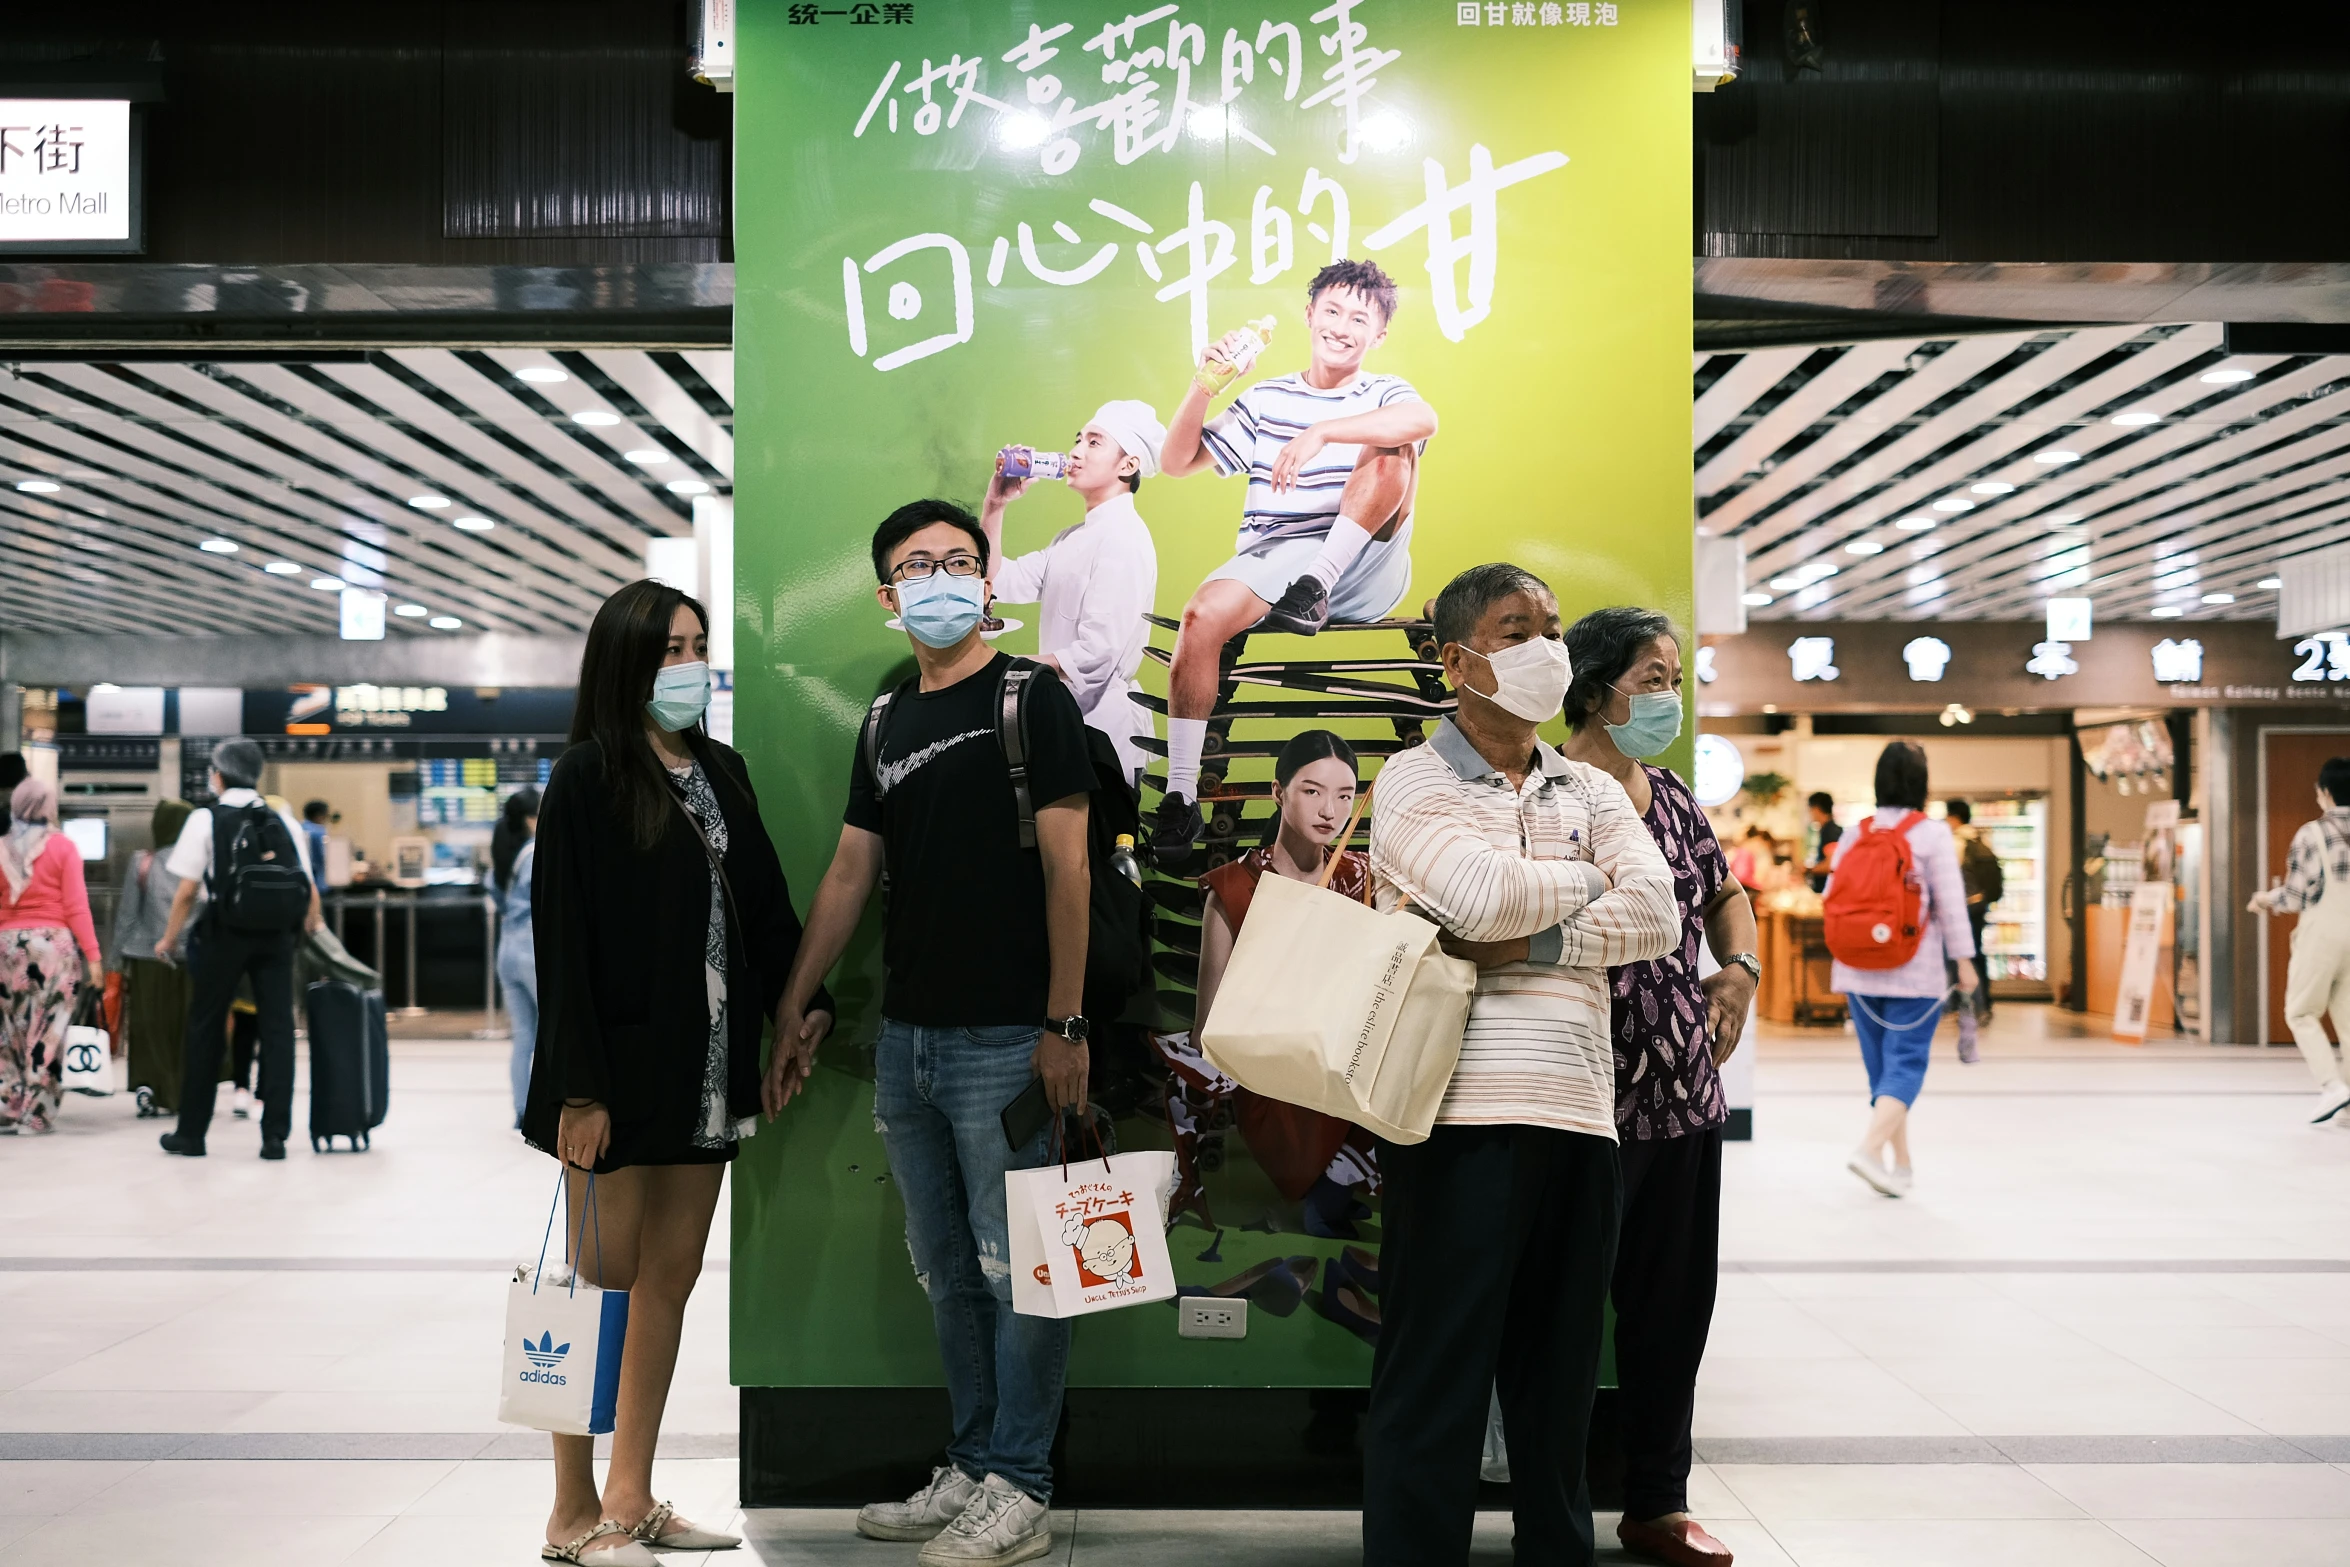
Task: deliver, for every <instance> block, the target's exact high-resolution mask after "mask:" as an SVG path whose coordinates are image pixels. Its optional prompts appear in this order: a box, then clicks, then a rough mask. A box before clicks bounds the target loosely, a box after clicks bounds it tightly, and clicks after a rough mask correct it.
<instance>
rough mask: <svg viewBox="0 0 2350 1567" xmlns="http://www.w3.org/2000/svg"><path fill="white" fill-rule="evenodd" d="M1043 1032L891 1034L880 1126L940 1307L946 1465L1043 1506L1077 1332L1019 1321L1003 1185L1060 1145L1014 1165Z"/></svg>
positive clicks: (884, 1033) (928, 1290)
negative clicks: (1021, 1102)
mask: <svg viewBox="0 0 2350 1567" xmlns="http://www.w3.org/2000/svg"><path fill="white" fill-rule="evenodd" d="M1038 1032H1039V1030H1037V1029H1036V1028H1034V1027H1013V1028H923V1027H917V1026H915V1025H914V1024H911V1023H900V1022H897V1021H895V1020H893V1019H890V1018H883V1019H882V1021H881V1039H880V1041H879V1043H878V1044H877V1045H876V1046H875V1047H874V1083H873V1119H874V1124H875V1126H876V1127H877V1129H878V1130H879V1131H880V1133H881V1138H882V1142H883V1144H884V1146H886V1147H887V1148H888V1150H889V1170H890V1175H891V1177H892V1178H893V1179H894V1180H895V1181H896V1182H897V1185H898V1195H899V1196H900V1197H901V1198H903V1199H904V1201H905V1205H906V1248H907V1250H909V1251H910V1252H912V1253H913V1256H914V1277H915V1278H916V1279H917V1280H918V1281H920V1283H921V1285H922V1289H923V1293H925V1294H927V1295H928V1296H929V1297H930V1311H931V1317H932V1320H933V1321H934V1322H935V1323H936V1325H937V1329H938V1356H939V1359H940V1361H941V1362H942V1363H943V1364H944V1365H945V1368H946V1381H947V1399H948V1402H949V1404H950V1405H951V1406H952V1407H953V1410H954V1419H955V1435H954V1440H953V1441H951V1442H950V1443H948V1445H947V1460H948V1462H950V1463H952V1464H953V1465H954V1466H955V1467H956V1468H957V1469H960V1470H962V1471H963V1473H964V1474H966V1475H969V1476H970V1477H971V1478H972V1479H974V1480H979V1479H984V1478H986V1477H987V1476H988V1475H990V1474H998V1475H1001V1476H1003V1477H1004V1479H1005V1480H1007V1481H1009V1482H1010V1483H1011V1484H1013V1485H1015V1486H1018V1487H1019V1488H1020V1489H1021V1490H1023V1491H1025V1492H1027V1493H1028V1494H1029V1495H1030V1496H1033V1497H1035V1498H1037V1499H1038V1500H1039V1501H1050V1500H1051V1499H1052V1491H1053V1470H1052V1460H1051V1455H1052V1446H1053V1433H1054V1432H1055V1431H1056V1430H1057V1429H1058V1428H1059V1426H1060V1423H1061V1388H1062V1384H1063V1383H1064V1381H1065V1380H1066V1379H1067V1376H1068V1370H1069V1324H1068V1323H1066V1322H1063V1321H1058V1320H1056V1319H1053V1318H1050V1317H1024V1316H1021V1315H1020V1314H1019V1313H1018V1312H1015V1311H1014V1310H1013V1309H1012V1266H1011V1263H1012V1246H1011V1234H1010V1229H1009V1226H1008V1225H1007V1223H1006V1221H1005V1212H1004V1172H1005V1171H1007V1170H1028V1169H1034V1168H1036V1167H1037V1166H1038V1165H1041V1164H1043V1163H1044V1162H1045V1159H1046V1156H1047V1146H1046V1145H1047V1143H1048V1142H1049V1140H1050V1136H1051V1132H1050V1128H1049V1127H1047V1128H1046V1129H1044V1130H1040V1131H1039V1132H1038V1133H1037V1135H1036V1137H1035V1138H1034V1140H1033V1141H1031V1142H1030V1144H1029V1145H1028V1146H1027V1147H1025V1148H1023V1149H1021V1150H1020V1151H1019V1152H1017V1153H1014V1152H1013V1151H1012V1149H1011V1148H1010V1147H1009V1146H1008V1145H1007V1144H1006V1143H1005V1141H1004V1125H1003V1108H1004V1106H1005V1105H1007V1104H1010V1103H1011V1102H1012V1101H1013V1100H1014V1099H1015V1098H1017V1097H1019V1095H1020V1092H1021V1091H1022V1090H1023V1089H1025V1088H1026V1087H1027V1086H1028V1083H1029V1079H1030V1078H1031V1077H1032V1076H1034V1073H1033V1072H1032V1071H1031V1070H1030V1067H1029V1058H1030V1057H1031V1056H1032V1055H1034V1054H1035V1051H1036V1040H1037V1035H1038Z"/></svg>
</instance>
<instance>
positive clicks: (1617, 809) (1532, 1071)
mask: <svg viewBox="0 0 2350 1567" xmlns="http://www.w3.org/2000/svg"><path fill="white" fill-rule="evenodd" d="M1534 749H1535V756H1536V765H1535V767H1534V770H1533V771H1531V772H1530V773H1528V774H1527V775H1526V781H1525V783H1524V784H1523V785H1521V786H1520V787H1519V788H1517V789H1515V790H1513V789H1512V788H1511V787H1510V783H1509V779H1508V778H1507V777H1505V776H1504V775H1503V774H1502V772H1501V770H1500V769H1499V768H1497V767H1494V766H1493V765H1492V764H1490V763H1489V762H1487V761H1486V760H1485V758H1484V757H1482V756H1480V755H1479V754H1478V753H1477V749H1476V747H1475V746H1473V745H1471V744H1470V743H1469V741H1468V738H1467V737H1466V736H1465V735H1463V734H1462V733H1461V732H1460V730H1459V729H1457V728H1455V727H1454V725H1453V723H1452V721H1451V720H1450V719H1446V720H1445V721H1444V722H1442V723H1440V724H1438V725H1437V727H1436V732H1435V733H1434V734H1432V735H1431V736H1429V740H1428V743H1427V744H1426V745H1423V746H1418V747H1415V748H1413V749H1412V750H1409V751H1405V752H1403V753H1402V754H1401V755H1399V756H1396V757H1394V758H1393V759H1391V760H1390V761H1389V762H1388V763H1387V765H1386V766H1385V767H1383V768H1381V769H1380V771H1379V778H1378V784H1377V801H1376V806H1377V808H1376V809H1375V810H1373V811H1372V813H1371V869H1372V873H1373V874H1374V875H1375V876H1376V877H1377V878H1378V881H1379V884H1380V902H1381V904H1382V906H1384V907H1389V908H1392V907H1394V906H1395V904H1396V903H1397V902H1398V901H1399V900H1398V897H1397V894H1398V893H1399V892H1400V893H1403V894H1408V895H1409V897H1410V899H1411V902H1412V904H1413V905H1414V906H1415V907H1417V908H1419V909H1422V910H1424V911H1426V912H1427V913H1429V914H1431V915H1433V916H1434V917H1435V918H1436V919H1437V920H1438V921H1439V923H1441V924H1442V925H1443V926H1444V927H1445V928H1446V929H1447V930H1449V931H1452V932H1453V933H1454V934H1456V935H1458V936H1461V937H1463V938H1464V939H1466V940H1470V941H1508V940H1511V939H1513V938H1515V937H1518V936H1525V937H1528V938H1530V940H1529V943H1528V946H1529V952H1528V961H1526V962H1523V963H1508V964H1504V965H1502V966H1501V967H1499V968H1490V969H1481V970H1479V971H1478V974H1477V993H1476V995H1475V997H1474V998H1472V999H1471V1001H1470V1003H1469V1026H1468V1032H1467V1034H1466V1035H1465V1036H1464V1037H1463V1039H1462V1041H1461V1059H1460V1065H1459V1066H1457V1067H1455V1068H1454V1069H1453V1074H1452V1085H1451V1087H1450V1088H1448V1089H1447V1090H1446V1092H1445V1096H1444V1103H1443V1105H1442V1106H1441V1107H1439V1109H1438V1110H1437V1112H1436V1122H1437V1124H1438V1125H1439V1126H1445V1125H1452V1126H1494V1125H1526V1126H1546V1127H1552V1128H1555V1129H1557V1130H1559V1131H1564V1132H1582V1133H1586V1134H1588V1135H1590V1136H1593V1137H1605V1138H1607V1139H1608V1140H1609V1141H1611V1142H1613V1141H1614V1140H1615V1137H1616V1109H1615V1106H1616V1066H1615V1050H1614V1047H1613V1045H1612V1044H1611V1043H1610V1040H1609V1033H1608V982H1607V974H1606V970H1607V969H1608V968H1609V967H1611V966H1613V965H1616V964H1621V963H1639V962H1644V961H1646V960H1648V959H1650V958H1658V957H1662V956H1664V955H1665V954H1666V953H1667V952H1669V951H1671V950H1672V949H1673V946H1674V944H1675V942H1676V941H1677V940H1678V938H1679V935H1680V928H1681V919H1680V912H1679V909H1678V908H1677V907H1676V905H1675V904H1674V901H1673V873H1672V871H1671V869H1670V868H1669V867H1668V866H1667V865H1666V864H1665V859H1664V855H1663V854H1662V853H1660V852H1659V851H1658V849H1657V846H1656V840H1655V838H1654V837H1652V836H1651V835H1650V833H1649V831H1648V827H1647V825H1646V824H1645V823H1643V822H1642V821H1641V820H1640V817H1639V814H1638V813H1637V812H1635V811H1634V810H1633V809H1632V800H1631V797H1630V796H1629V795H1627V794H1625V793H1624V787H1623V785H1621V784H1619V783H1617V782H1616V781H1615V780H1614V779H1613V778H1610V777H1609V776H1608V775H1607V774H1606V773H1603V772H1601V771H1600V770H1599V769H1597V768H1595V767H1589V766H1586V765H1585V764H1583V763H1581V762H1571V761H1569V760H1567V758H1565V757H1563V756H1561V755H1559V753H1558V752H1556V751H1554V750H1552V749H1551V748H1550V747H1549V746H1547V745H1544V744H1543V743H1542V742H1541V741H1539V740H1537V741H1536V742H1535V743H1534Z"/></svg>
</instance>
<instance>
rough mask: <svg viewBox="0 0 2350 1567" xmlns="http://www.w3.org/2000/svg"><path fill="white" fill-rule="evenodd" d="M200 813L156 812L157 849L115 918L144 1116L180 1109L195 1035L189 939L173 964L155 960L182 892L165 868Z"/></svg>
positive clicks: (159, 807)
mask: <svg viewBox="0 0 2350 1567" xmlns="http://www.w3.org/2000/svg"><path fill="white" fill-rule="evenodd" d="M194 809H195V807H193V806H191V805H190V804H188V802H187V801H185V800H163V801H160V802H158V803H157V804H156V807H155V815H154V818H153V825H154V837H155V847H154V848H152V849H142V850H140V851H139V853H138V854H137V856H135V857H134V858H133V859H132V861H131V874H130V880H129V881H128V882H127V883H126V884H125V885H124V887H123V889H122V902H121V903H120V904H118V905H117V906H116V907H115V911H114V963H115V967H116V968H118V969H119V970H121V972H122V976H123V988H124V990H125V991H126V992H127V993H128V997H129V1001H128V1005H129V1015H128V1017H127V1018H126V1019H125V1021H124V1025H123V1033H124V1035H125V1037H126V1042H127V1045H128V1048H129V1052H130V1081H131V1086H132V1087H133V1088H143V1089H145V1090H146V1091H147V1098H146V1099H145V1100H144V1101H142V1103H141V1105H140V1109H141V1110H143V1111H144V1110H150V1109H152V1110H156V1111H164V1110H177V1109H178V1108H179V1100H180V1046H181V1044H182V1042H183V1040H184V1037H185V1036H186V1034H187V1031H188V998H189V994H190V982H189V979H188V946H187V942H186V940H185V939H183V940H182V941H181V942H180V944H179V949H178V950H177V951H176V952H175V953H173V955H172V957H171V958H170V959H169V960H168V961H167V960H165V959H163V958H159V957H157V956H156V955H155V944H156V943H157V942H158V941H161V940H162V939H163V932H164V930H165V928H166V927H167V926H168V925H169V924H170V922H171V900H172V898H173V896H174V895H175V894H177V893H178V892H179V887H180V879H179V878H178V877H177V876H174V875H173V874H172V873H171V870H170V868H169V867H168V866H166V865H165V864H164V863H163V862H164V861H165V860H166V859H167V858H169V857H170V854H171V846H172V845H173V844H175V843H177V842H179V840H180V829H181V828H182V827H185V826H186V825H187V824H188V813H189V812H190V811H192V810H194Z"/></svg>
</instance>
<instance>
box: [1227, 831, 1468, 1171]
mask: <svg viewBox="0 0 2350 1567" xmlns="http://www.w3.org/2000/svg"><path fill="white" fill-rule="evenodd" d="M1344 841H1345V839H1344V838H1341V839H1340V842H1342V843H1343V842H1344ZM1332 863H1333V865H1335V863H1336V862H1335V860H1334V861H1333V862H1332ZM1328 877H1329V870H1328V869H1325V870H1324V871H1323V878H1324V880H1325V881H1326V880H1327V879H1328ZM1439 934H1440V932H1439V931H1438V929H1437V927H1436V926H1435V925H1434V924H1433V923H1431V922H1430V921H1428V920H1424V919H1421V918H1420V917H1419V916H1417V915H1414V914H1407V913H1403V912H1401V911H1398V912H1396V913H1393V914H1382V913H1380V912H1379V911H1378V910H1377V909H1373V908H1368V907H1366V906H1365V905H1363V904H1360V903H1357V902H1355V901H1354V900H1353V899H1351V898H1343V897H1340V896H1339V895H1338V894H1337V893H1335V892H1332V891H1330V890H1329V889H1328V888H1327V887H1324V886H1319V885H1313V886H1309V885H1308V884H1307V883H1305V882H1302V881H1291V880H1290V879H1289V878H1288V877H1286V876H1275V875H1271V874H1267V875H1266V876H1264V877H1263V878H1262V879H1260V880H1259V881H1258V883H1257V890H1256V894H1255V897H1254V898H1253V899H1252V901H1251V902H1250V904H1249V910H1248V920H1247V922H1246V923H1245V924H1243V925H1242V926H1241V927H1240V936H1239V939H1238V940H1236V941H1235V942H1234V943H1233V946H1232V961H1231V962H1230V963H1229V964H1228V965H1227V966H1226V967H1225V970H1224V983H1223V985H1222V986H1221V987H1219V988H1218V990H1217V991H1216V1008H1215V1011H1214V1013H1213V1014H1212V1015H1211V1016H1210V1017H1209V1018H1208V1020H1207V1025H1206V1027H1204V1028H1203V1029H1202V1030H1201V1031H1200V1049H1201V1051H1202V1052H1203V1053H1204V1054H1205V1055H1206V1056H1207V1058H1208V1059H1209V1060H1210V1061H1212V1062H1214V1063H1215V1065H1216V1066H1217V1068H1218V1069H1219V1070H1221V1071H1223V1072H1225V1073H1226V1074H1228V1075H1229V1076H1231V1077H1233V1078H1234V1079H1236V1080H1237V1081H1238V1082H1239V1083H1240V1084H1241V1086H1242V1087H1244V1088H1247V1089H1249V1090H1250V1091H1251V1092H1254V1093H1259V1094H1263V1095H1264V1096H1265V1097H1266V1098H1268V1099H1280V1100H1284V1101H1286V1102H1288V1103H1290V1104H1295V1105H1304V1106H1305V1107H1306V1108H1308V1109H1310V1110H1320V1111H1322V1112H1324V1113H1325V1114H1329V1115H1335V1116H1338V1117H1339V1118H1341V1119H1342V1120H1348V1121H1352V1122H1354V1123H1355V1124H1356V1125H1357V1126H1362V1127H1367V1128H1369V1129H1370V1130H1371V1131H1374V1132H1376V1133H1378V1134H1379V1135H1380V1136H1381V1137H1384V1138H1386V1139H1388V1140H1389V1141H1390V1142H1398V1143H1418V1142H1425V1141H1427V1139H1428V1129H1429V1128H1430V1127H1432V1126H1434V1125H1435V1124H1436V1107H1437V1106H1438V1105H1439V1104H1441V1103H1443V1101H1444V1090H1445V1087H1446V1085H1448V1084H1449V1083H1450V1082H1451V1081H1452V1069H1453V1066H1454V1064H1455V1063H1456V1062H1458V1061H1459V1060H1460V1055H1461V1033H1462V1031H1463V1030H1464V1029H1465V1028H1467V1026H1468V1021H1469V997H1470V994H1471V993H1472V992H1474V991H1475V990H1476V988H1477V966H1476V965H1475V964H1473V963H1470V962H1467V961H1465V960H1463V959H1460V958H1453V957H1447V956H1445V954H1444V952H1443V950H1442V949H1441V948H1439V947H1438V946H1437V944H1436V943H1437V937H1438V935H1439Z"/></svg>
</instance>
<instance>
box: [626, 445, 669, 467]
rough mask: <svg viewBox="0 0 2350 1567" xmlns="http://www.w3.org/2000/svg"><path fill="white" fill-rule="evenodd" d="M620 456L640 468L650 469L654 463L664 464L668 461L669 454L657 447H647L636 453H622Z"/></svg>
mask: <svg viewBox="0 0 2350 1567" xmlns="http://www.w3.org/2000/svg"><path fill="white" fill-rule="evenodd" d="M620 455H621V456H623V457H625V458H627V459H628V460H629V461H630V462H632V463H635V464H636V465H637V466H638V467H640V468H650V467H652V466H654V465H655V464H656V463H665V462H667V461H668V460H669V454H668V453H667V452H665V451H663V450H661V448H660V447H658V446H647V447H644V448H643V449H641V450H638V451H633V452H622V453H621V454H620Z"/></svg>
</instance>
